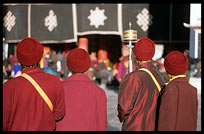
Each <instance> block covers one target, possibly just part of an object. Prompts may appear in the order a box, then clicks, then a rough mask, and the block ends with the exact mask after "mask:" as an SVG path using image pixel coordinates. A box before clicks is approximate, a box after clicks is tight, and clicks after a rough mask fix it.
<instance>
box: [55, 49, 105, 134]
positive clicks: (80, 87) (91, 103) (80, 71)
mask: <svg viewBox="0 0 204 134" xmlns="http://www.w3.org/2000/svg"><path fill="white" fill-rule="evenodd" d="M90 66H91V59H90V56H89V54H88V53H87V52H86V51H85V50H84V49H81V48H76V49H73V50H71V51H70V52H69V54H68V56H67V67H68V68H69V70H70V71H72V73H73V74H72V75H71V76H70V77H68V78H67V79H66V80H64V81H63V87H64V93H65V105H66V113H67V114H66V115H65V117H64V118H63V119H62V120H61V121H59V122H58V123H57V128H56V131H107V128H108V127H107V98H106V94H105V91H104V90H103V89H101V88H100V87H98V86H97V85H96V84H95V83H94V81H92V80H90V78H89V77H88V76H87V74H86V73H87V70H88V69H89V67H90Z"/></svg>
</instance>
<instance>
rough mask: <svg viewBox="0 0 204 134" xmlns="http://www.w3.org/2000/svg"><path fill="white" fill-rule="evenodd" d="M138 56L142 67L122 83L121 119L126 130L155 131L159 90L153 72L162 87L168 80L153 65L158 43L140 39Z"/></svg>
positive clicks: (120, 95) (135, 50) (119, 112)
mask: <svg viewBox="0 0 204 134" xmlns="http://www.w3.org/2000/svg"><path fill="white" fill-rule="evenodd" d="M133 52H134V55H135V58H136V61H137V64H138V67H137V68H136V70H135V71H133V72H131V73H129V74H128V75H127V76H126V77H125V79H124V80H123V81H122V83H121V85H120V88H119V93H118V117H119V119H120V122H122V123H123V124H122V131H154V130H155V119H156V108H157V100H158V96H159V90H158V87H157V86H156V84H155V82H154V81H153V79H152V77H151V76H150V75H149V74H148V73H147V72H145V71H142V70H139V69H141V68H145V69H147V70H149V71H150V72H151V73H152V75H153V76H154V77H155V79H156V81H157V82H158V86H159V87H160V88H162V87H163V86H164V85H165V84H164V79H163V77H162V75H161V74H160V72H159V71H158V70H157V69H156V67H155V66H154V65H153V63H152V62H151V59H152V57H153V56H154V53H155V44H154V42H153V41H152V40H150V39H149V38H142V39H140V40H139V41H138V42H137V43H136V44H135V46H134V50H133Z"/></svg>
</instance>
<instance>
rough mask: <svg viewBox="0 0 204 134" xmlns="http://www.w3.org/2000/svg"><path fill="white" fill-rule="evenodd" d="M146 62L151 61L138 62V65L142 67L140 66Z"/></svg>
mask: <svg viewBox="0 0 204 134" xmlns="http://www.w3.org/2000/svg"><path fill="white" fill-rule="evenodd" d="M147 62H151V60H146V61H139V63H138V64H139V65H142V64H144V63H147Z"/></svg>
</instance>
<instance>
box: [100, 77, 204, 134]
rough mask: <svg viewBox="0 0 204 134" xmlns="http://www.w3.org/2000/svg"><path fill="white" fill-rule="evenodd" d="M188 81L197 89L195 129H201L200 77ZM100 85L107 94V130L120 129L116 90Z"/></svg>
mask: <svg viewBox="0 0 204 134" xmlns="http://www.w3.org/2000/svg"><path fill="white" fill-rule="evenodd" d="M190 83H191V84H192V85H193V86H195V87H196V88H197V89H198V123H197V131H201V78H191V79H190ZM100 87H101V88H102V89H103V90H104V91H105V92H106V96H107V118H108V131H121V126H122V124H121V123H120V121H119V119H118V117H117V115H118V112H117V103H118V93H117V91H118V90H117V89H107V88H106V87H105V86H104V85H100Z"/></svg>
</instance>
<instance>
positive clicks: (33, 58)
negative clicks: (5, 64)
mask: <svg viewBox="0 0 204 134" xmlns="http://www.w3.org/2000/svg"><path fill="white" fill-rule="evenodd" d="M16 51H17V52H16V54H17V59H18V61H19V62H20V63H21V64H23V65H26V66H30V65H34V64H36V63H38V62H40V60H41V58H42V56H43V51H44V49H43V46H42V45H41V44H40V43H39V41H37V40H36V39H34V38H24V39H23V40H21V41H20V42H19V43H18V45H17V48H16Z"/></svg>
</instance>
